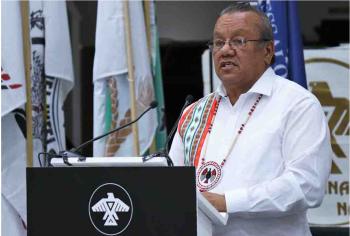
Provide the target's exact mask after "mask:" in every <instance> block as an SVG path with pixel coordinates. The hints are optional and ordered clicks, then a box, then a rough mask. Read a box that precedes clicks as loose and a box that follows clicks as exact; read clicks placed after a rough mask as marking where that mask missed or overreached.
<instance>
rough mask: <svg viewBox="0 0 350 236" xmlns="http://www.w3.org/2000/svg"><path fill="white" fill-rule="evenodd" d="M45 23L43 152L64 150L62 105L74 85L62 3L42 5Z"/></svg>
mask: <svg viewBox="0 0 350 236" xmlns="http://www.w3.org/2000/svg"><path fill="white" fill-rule="evenodd" d="M42 4H43V9H44V12H43V13H44V22H45V60H44V63H45V83H46V112H47V119H46V145H47V146H46V149H47V152H50V153H58V151H60V150H65V149H66V138H65V129H64V112H63V109H62V107H63V103H64V101H65V99H66V97H67V95H68V92H69V91H70V90H71V89H72V87H73V85H74V74H73V61H72V53H71V52H72V51H71V45H70V36H69V26H68V16H67V7H66V2H65V1H42Z"/></svg>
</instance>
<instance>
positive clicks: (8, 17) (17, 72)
mask: <svg viewBox="0 0 350 236" xmlns="http://www.w3.org/2000/svg"><path fill="white" fill-rule="evenodd" d="M2 4H3V5H2V6H3V7H2V8H1V100H2V102H1V116H4V115H6V114H8V113H9V112H11V111H12V110H13V109H15V108H17V107H19V106H21V105H24V103H25V101H26V91H25V84H26V83H25V77H24V61H23V43H22V23H21V13H20V5H19V2H18V1H13V2H8V1H4V2H2Z"/></svg>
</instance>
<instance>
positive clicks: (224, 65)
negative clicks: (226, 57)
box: [220, 61, 237, 69]
mask: <svg viewBox="0 0 350 236" xmlns="http://www.w3.org/2000/svg"><path fill="white" fill-rule="evenodd" d="M234 66H237V64H235V63H233V62H232V61H223V62H221V63H220V68H222V69H231V68H233V67H234Z"/></svg>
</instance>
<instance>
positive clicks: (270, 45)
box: [264, 41, 275, 65]
mask: <svg viewBox="0 0 350 236" xmlns="http://www.w3.org/2000/svg"><path fill="white" fill-rule="evenodd" d="M264 50H265V56H264V62H265V64H266V65H270V64H271V60H272V57H273V55H275V44H274V42H273V41H269V42H267V44H266V45H265V48H264Z"/></svg>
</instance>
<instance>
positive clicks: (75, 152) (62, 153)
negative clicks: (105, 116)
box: [39, 101, 158, 165]
mask: <svg viewBox="0 0 350 236" xmlns="http://www.w3.org/2000/svg"><path fill="white" fill-rule="evenodd" d="M157 106H158V102H156V101H153V102H151V104H150V105H149V107H148V108H147V109H146V110H145V111H144V112H142V114H141V115H139V116H138V117H137V118H136V119H135V120H133V121H131V122H129V123H127V124H125V125H123V126H120V127H117V128H115V129H112V130H111V131H109V132H107V133H105V134H102V135H100V136H97V137H95V138H93V139H90V140H88V141H86V142H84V143H82V144H80V145H79V146H78V147H76V148H72V149H71V150H69V151H67V150H64V151H60V152H59V153H58V154H57V155H54V156H55V157H60V158H63V161H64V163H65V164H67V165H71V164H70V163H69V162H68V157H79V158H81V159H85V157H83V156H82V155H80V154H79V150H81V149H82V148H83V147H85V146H87V145H88V144H90V143H92V142H94V141H96V140H99V139H101V138H103V137H105V136H107V135H110V134H112V133H114V132H117V131H119V130H121V129H124V128H126V127H128V126H130V125H132V124H133V123H135V122H137V121H138V120H139V119H141V117H142V116H144V115H145V114H146V113H147V112H148V111H149V110H151V109H154V108H156V107H157ZM39 160H40V159H39Z"/></svg>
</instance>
